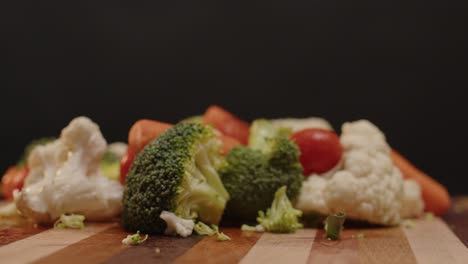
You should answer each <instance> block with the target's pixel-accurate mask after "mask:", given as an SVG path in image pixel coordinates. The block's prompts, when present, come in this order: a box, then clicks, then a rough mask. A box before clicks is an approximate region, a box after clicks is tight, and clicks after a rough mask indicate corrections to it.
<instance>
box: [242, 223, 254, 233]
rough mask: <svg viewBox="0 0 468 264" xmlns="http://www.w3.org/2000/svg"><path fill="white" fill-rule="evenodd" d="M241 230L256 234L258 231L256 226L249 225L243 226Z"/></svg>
mask: <svg viewBox="0 0 468 264" xmlns="http://www.w3.org/2000/svg"><path fill="white" fill-rule="evenodd" d="M241 230H242V231H251V232H256V231H257V228H256V227H255V226H249V225H246V224H243V225H242V226H241Z"/></svg>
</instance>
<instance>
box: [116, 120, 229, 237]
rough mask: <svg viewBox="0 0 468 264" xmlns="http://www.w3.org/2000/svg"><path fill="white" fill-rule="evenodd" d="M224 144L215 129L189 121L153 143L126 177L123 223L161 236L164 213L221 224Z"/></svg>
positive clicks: (226, 196)
mask: <svg viewBox="0 0 468 264" xmlns="http://www.w3.org/2000/svg"><path fill="white" fill-rule="evenodd" d="M220 148H221V143H220V142H219V140H218V139H216V138H215V134H214V131H213V128H211V127H209V126H203V125H200V124H191V123H179V124H177V125H175V126H174V127H172V128H170V129H168V130H167V131H166V132H164V133H163V134H161V135H160V136H159V137H158V138H157V139H155V140H154V141H152V142H151V143H149V144H148V145H147V146H146V147H145V148H144V149H143V150H142V151H141V152H140V153H139V154H138V156H137V157H136V158H135V161H134V162H133V164H132V167H131V168H130V171H129V173H128V175H127V178H126V183H125V190H124V197H123V212H122V217H121V218H122V224H123V227H124V228H125V229H127V230H131V231H136V230H141V231H142V232H144V233H157V234H162V233H164V230H165V229H166V223H165V221H164V220H162V219H161V218H160V215H161V212H162V211H169V212H173V213H174V214H176V215H177V216H178V217H180V218H183V219H192V220H195V219H198V220H200V221H203V222H205V223H207V224H218V223H219V221H220V220H221V216H222V215H223V212H224V208H225V206H226V202H227V201H228V200H229V194H228V192H227V191H226V189H225V188H224V186H223V183H222V182H221V179H220V177H219V175H218V172H217V168H218V167H219V166H220V164H221V163H222V162H223V157H222V156H221V154H220Z"/></svg>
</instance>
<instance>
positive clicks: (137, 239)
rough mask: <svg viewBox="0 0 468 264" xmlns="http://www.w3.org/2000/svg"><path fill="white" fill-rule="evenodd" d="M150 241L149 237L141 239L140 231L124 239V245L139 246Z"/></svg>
mask: <svg viewBox="0 0 468 264" xmlns="http://www.w3.org/2000/svg"><path fill="white" fill-rule="evenodd" d="M147 239H148V235H146V237H145V238H144V239H141V235H140V231H137V232H136V233H135V234H133V235H128V236H127V237H126V238H124V239H122V244H125V245H139V244H141V243H143V242H145V241H146V240H147Z"/></svg>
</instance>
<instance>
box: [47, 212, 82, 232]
mask: <svg viewBox="0 0 468 264" xmlns="http://www.w3.org/2000/svg"><path fill="white" fill-rule="evenodd" d="M84 220H85V217H84V216H83V215H78V214H71V215H66V214H62V215H61V216H60V218H59V219H58V220H57V221H55V224H54V227H55V228H75V229H82V228H83V227H84V226H85V225H84Z"/></svg>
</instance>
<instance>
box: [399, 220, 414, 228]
mask: <svg viewBox="0 0 468 264" xmlns="http://www.w3.org/2000/svg"><path fill="white" fill-rule="evenodd" d="M401 225H402V226H403V227H404V228H408V229H411V228H413V227H414V226H415V223H414V221H413V220H410V219H406V220H404V221H403V222H401Z"/></svg>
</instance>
